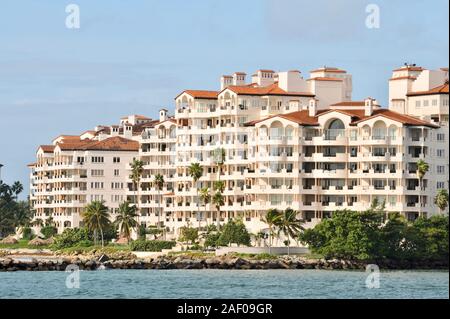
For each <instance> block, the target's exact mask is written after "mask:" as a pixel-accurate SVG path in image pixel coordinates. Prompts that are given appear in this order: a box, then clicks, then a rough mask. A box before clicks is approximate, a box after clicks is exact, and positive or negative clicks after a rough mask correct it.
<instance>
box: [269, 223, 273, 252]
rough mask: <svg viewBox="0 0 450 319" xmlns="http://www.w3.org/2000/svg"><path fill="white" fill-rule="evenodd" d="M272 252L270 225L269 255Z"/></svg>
mask: <svg viewBox="0 0 450 319" xmlns="http://www.w3.org/2000/svg"><path fill="white" fill-rule="evenodd" d="M271 253H272V226H269V255H270V254H271Z"/></svg>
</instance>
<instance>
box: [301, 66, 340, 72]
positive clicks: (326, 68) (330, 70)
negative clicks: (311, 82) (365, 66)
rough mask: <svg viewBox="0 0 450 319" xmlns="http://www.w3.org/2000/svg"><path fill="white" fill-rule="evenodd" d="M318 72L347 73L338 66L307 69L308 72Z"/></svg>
mask: <svg viewBox="0 0 450 319" xmlns="http://www.w3.org/2000/svg"><path fill="white" fill-rule="evenodd" d="M318 72H327V73H347V71H345V70H341V69H338V68H332V67H324V68H320V69H316V70H312V71H309V73H318Z"/></svg>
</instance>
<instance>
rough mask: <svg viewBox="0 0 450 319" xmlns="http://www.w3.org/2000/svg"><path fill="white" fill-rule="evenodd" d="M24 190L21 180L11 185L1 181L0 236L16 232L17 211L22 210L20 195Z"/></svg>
mask: <svg viewBox="0 0 450 319" xmlns="http://www.w3.org/2000/svg"><path fill="white" fill-rule="evenodd" d="M22 191H23V186H22V184H21V183H20V182H14V183H13V184H12V185H11V186H10V185H8V184H5V183H3V182H1V181H0V238H2V237H6V236H7V235H9V234H13V233H14V232H15V227H16V226H17V224H18V222H17V220H16V219H17V215H16V213H17V211H18V210H20V206H19V203H18V196H19V194H20V193H21V192H22Z"/></svg>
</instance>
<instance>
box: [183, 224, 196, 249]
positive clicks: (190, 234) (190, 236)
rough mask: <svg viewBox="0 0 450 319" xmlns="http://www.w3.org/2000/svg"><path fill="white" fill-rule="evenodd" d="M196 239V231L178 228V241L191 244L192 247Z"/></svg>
mask: <svg viewBox="0 0 450 319" xmlns="http://www.w3.org/2000/svg"><path fill="white" fill-rule="evenodd" d="M197 239H198V229H197V228H193V227H189V226H183V227H181V228H180V238H179V239H178V240H179V241H181V242H186V243H191V244H192V245H193V244H194V243H195V241H196V240H197Z"/></svg>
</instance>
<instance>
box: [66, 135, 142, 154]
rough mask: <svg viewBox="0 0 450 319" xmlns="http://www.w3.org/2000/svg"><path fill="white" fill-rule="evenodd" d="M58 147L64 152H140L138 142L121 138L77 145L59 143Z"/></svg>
mask: <svg viewBox="0 0 450 319" xmlns="http://www.w3.org/2000/svg"><path fill="white" fill-rule="evenodd" d="M57 146H58V147H59V148H60V149H61V150H63V151H124V152H127V151H128V152H132V151H138V150H139V143H138V142H137V141H133V140H129V139H126V138H123V137H120V136H114V137H110V138H107V139H105V140H102V141H93V140H83V141H79V142H76V143H72V142H68V143H58V144H57Z"/></svg>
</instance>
